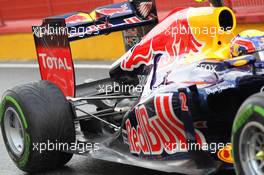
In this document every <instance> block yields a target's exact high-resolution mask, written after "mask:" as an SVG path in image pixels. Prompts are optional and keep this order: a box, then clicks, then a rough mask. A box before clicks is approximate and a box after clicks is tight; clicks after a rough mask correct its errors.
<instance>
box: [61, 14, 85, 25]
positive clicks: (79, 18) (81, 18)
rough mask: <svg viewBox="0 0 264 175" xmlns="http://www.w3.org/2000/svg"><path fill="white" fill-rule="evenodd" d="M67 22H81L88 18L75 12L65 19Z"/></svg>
mask: <svg viewBox="0 0 264 175" xmlns="http://www.w3.org/2000/svg"><path fill="white" fill-rule="evenodd" d="M65 21H66V23H67V24H74V23H82V22H87V21H89V18H87V17H85V16H84V15H82V14H76V15H73V16H70V17H68V18H66V19H65Z"/></svg>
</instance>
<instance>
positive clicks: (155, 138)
mask: <svg viewBox="0 0 264 175" xmlns="http://www.w3.org/2000/svg"><path fill="white" fill-rule="evenodd" d="M154 102H155V110H156V116H153V117H151V118H150V117H149V116H148V112H147V110H146V108H145V106H144V105H141V106H139V107H137V108H136V109H135V115H136V121H137V126H136V127H132V126H131V121H130V119H127V120H126V123H125V125H126V130H127V138H128V143H129V148H130V152H131V153H134V154H138V155H139V154H141V153H143V154H144V155H160V154H162V153H163V152H164V151H165V152H166V153H167V154H175V153H176V152H186V151H187V149H186V147H182V146H184V144H186V138H185V131H184V130H185V128H184V125H183V123H182V122H181V121H180V120H179V119H178V118H177V117H176V116H175V114H174V112H173V107H172V94H170V95H161V96H156V97H155V100H154ZM196 139H197V142H198V143H199V144H202V143H204V142H205V139H204V136H203V135H202V134H201V133H200V132H199V131H198V130H196ZM180 143H184V144H182V145H181V144H180Z"/></svg>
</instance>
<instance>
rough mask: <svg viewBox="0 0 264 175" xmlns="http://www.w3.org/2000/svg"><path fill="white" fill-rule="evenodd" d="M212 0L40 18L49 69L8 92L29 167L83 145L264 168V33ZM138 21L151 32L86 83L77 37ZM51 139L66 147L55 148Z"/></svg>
mask: <svg viewBox="0 0 264 175" xmlns="http://www.w3.org/2000/svg"><path fill="white" fill-rule="evenodd" d="M209 2H210V4H211V6H210V7H196V8H194V7H189V8H177V7H175V8H176V9H175V10H173V11H172V12H170V13H169V14H168V15H167V16H166V17H165V18H163V19H159V18H158V15H157V9H156V5H155V1H152V0H133V1H129V2H123V3H118V4H112V5H108V6H104V7H99V8H97V9H95V10H94V11H92V12H90V13H86V12H74V13H70V14H64V15H61V16H55V17H48V18H45V19H44V20H43V24H42V25H41V26H34V27H33V28H32V29H33V32H34V39H35V45H36V51H37V57H38V58H37V59H38V62H39V67H40V73H41V78H42V80H41V81H40V82H36V83H31V84H27V85H23V86H18V87H15V88H13V89H11V90H8V91H7V92H6V93H5V95H4V96H3V99H2V103H1V113H0V114H1V115H0V121H1V128H2V134H3V138H4V141H5V144H6V147H7V150H8V152H9V155H10V157H11V158H12V160H13V161H14V162H15V164H16V165H17V167H18V168H19V169H21V170H23V171H26V172H42V171H47V170H52V169H55V168H57V167H59V166H61V165H64V164H66V163H67V162H68V161H69V160H70V159H71V157H72V155H73V154H82V155H89V156H91V157H92V158H95V159H101V160H105V161H110V162H117V163H122V164H127V165H133V166H138V167H144V168H149V169H153V170H158V171H164V172H172V173H182V174H190V175H193V174H200V175H204V174H212V173H215V172H217V171H219V170H226V169H231V170H233V169H234V165H235V167H236V171H237V173H238V174H239V175H251V174H252V175H253V174H263V173H264V169H263V162H264V151H263V147H262V146H263V140H264V139H263V140H262V141H261V138H264V136H263V135H264V134H263V133H264V129H263V128H264V127H263V125H264V121H263V116H264V105H263V102H262V101H261V100H260V98H261V97H262V96H263V95H262V94H258V95H255V96H253V97H250V96H251V95H252V94H255V93H258V92H259V91H263V85H264V72H263V69H264V33H263V32H261V31H257V30H246V31H243V32H241V33H240V34H238V35H235V34H234V30H235V28H236V17H235V14H234V12H233V11H232V10H231V9H230V8H228V7H225V6H224V3H223V1H222V0H210V1H209ZM135 28H137V29H138V30H143V31H144V32H143V33H146V34H144V36H143V37H142V39H141V41H140V42H138V43H137V44H133V45H132V47H131V48H129V49H128V51H127V52H126V53H125V54H124V55H123V56H122V57H121V58H120V59H118V60H117V61H115V62H114V63H113V65H112V66H111V68H110V70H109V77H107V78H106V79H102V80H97V81H93V82H89V83H84V84H80V85H77V84H76V80H75V71H74V64H73V61H72V55H71V48H70V42H74V41H76V40H80V39H85V38H89V37H93V36H98V35H103V34H109V33H111V32H116V31H128V30H131V29H135ZM133 31H136V30H133ZM102 42H103V41H102ZM130 46H131V45H130ZM249 97H250V98H249ZM247 98H249V100H246V99H247ZM262 99H263V98H262ZM245 101H246V102H245ZM243 103H244V104H243ZM242 104H243V105H242ZM241 105H242V107H241ZM92 106H95V108H94V107H93V108H92ZM93 109H94V111H92V110H93ZM244 140H250V141H251V142H245V141H244ZM261 142H262V143H261ZM50 143H53V144H55V145H57V147H56V148H57V149H55V150H49V149H43V145H45V144H50ZM88 144H89V146H87V145H88ZM38 145H42V147H41V149H38ZM58 145H59V146H58ZM61 145H63V146H61ZM253 165H254V166H253Z"/></svg>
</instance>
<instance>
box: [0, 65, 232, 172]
mask: <svg viewBox="0 0 264 175" xmlns="http://www.w3.org/2000/svg"><path fill="white" fill-rule="evenodd" d="M77 64H78V65H79V66H77V67H78V68H76V78H77V83H82V82H84V81H90V80H91V79H100V78H105V77H106V76H108V69H107V68H108V65H110V64H111V62H81V63H80V62H78V63H77ZM83 65H84V66H83ZM38 80H40V75H39V71H38V69H37V67H36V64H35V63H34V62H29V63H28V62H27V63H1V62H0V95H1V96H2V94H3V93H4V91H5V90H7V89H9V88H12V87H14V86H16V85H21V84H25V83H28V82H32V81H38ZM0 135H1V136H0V175H26V173H24V172H22V171H20V170H18V169H17V168H16V166H15V165H14V164H13V162H12V161H11V159H10V158H9V156H8V154H7V152H6V149H5V145H4V143H3V140H2V134H1V133H0ZM61 174H63V175H64V174H65V175H76V174H77V175H135V174H136V175H166V173H162V172H158V171H152V170H148V169H143V168H138V167H133V166H128V165H121V164H116V163H109V162H105V161H100V160H94V159H91V158H89V157H84V156H79V155H78V156H77V155H75V156H74V157H73V159H72V160H71V161H70V162H69V163H68V164H67V165H66V166H65V167H63V168H61V169H59V170H56V171H53V172H47V173H41V174H39V175H61ZM231 174H234V173H233V172H220V173H217V175H231Z"/></svg>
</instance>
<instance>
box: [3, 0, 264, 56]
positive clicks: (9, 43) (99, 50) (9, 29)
mask: <svg viewBox="0 0 264 175" xmlns="http://www.w3.org/2000/svg"><path fill="white" fill-rule="evenodd" d="M0 1H2V0H0ZM93 1H94V2H99V1H95V0H93ZM103 1H104V2H103ZM103 1H100V2H103V3H105V4H109V3H110V1H111V0H103ZM120 1H124V0H112V1H111V2H112V3H114V2H120ZM186 1H190V2H186ZM225 1H226V4H227V5H228V6H230V7H232V8H233V9H234V10H235V12H236V16H237V17H238V25H237V29H236V30H235V33H239V32H240V31H243V30H246V29H258V30H262V31H264V12H263V10H261V9H263V8H264V4H259V3H258V4H257V6H256V4H255V5H254V4H253V5H252V6H250V5H249V4H248V3H246V5H247V6H245V3H244V1H245V2H246V0H225ZM258 1H261V0H256V3H257V2H258ZM3 2H4V1H3ZM5 2H7V1H5ZM18 2H19V0H18ZM21 2H23V4H22V5H23V8H25V3H24V1H21ZM45 2H46V1H45ZM80 3H83V2H81V1H80ZM156 3H157V9H158V12H159V17H160V19H161V18H162V16H164V15H165V14H167V13H168V11H169V10H171V9H172V7H175V6H177V7H185V6H186V5H187V4H191V5H192V6H202V5H205V4H197V3H194V1H193V0H185V1H184V3H183V1H178V0H166V1H161V0H156ZM179 3H182V4H179ZM1 5H2V7H3V8H2V12H1V7H0V61H1V60H2V61H10V60H35V59H36V51H35V46H34V40H33V36H32V33H31V32H30V30H31V29H30V27H29V26H31V25H35V24H38V25H39V24H40V23H41V20H37V22H36V21H33V22H32V20H24V21H23V19H24V18H28V17H27V16H26V15H27V14H23V13H21V12H22V11H21V12H20V11H19V10H18V9H16V11H17V12H19V13H18V14H19V15H20V16H16V15H15V14H14V9H12V8H11V7H9V8H7V6H8V4H6V5H5V4H3V3H2V4H1ZM18 5H19V4H18ZM22 5H21V6H22ZM56 5H57V6H56ZM92 5H94V6H102V5H103V4H99V5H96V4H94V3H92ZM82 6H83V8H86V9H89V8H91V9H93V8H94V7H88V6H87V7H86V6H84V5H82ZM54 7H56V8H52V9H59V10H60V9H61V10H65V9H66V6H63V4H55V6H54ZM70 7H72V8H73V7H74V6H72V5H71V6H70ZM78 7H80V5H78ZM16 8H17V7H16ZM74 8H77V7H74ZM252 8H253V9H254V10H252ZM258 8H259V9H258ZM3 9H4V10H3ZM6 9H9V10H11V11H12V12H13V13H12V15H11V16H10V14H11V13H9V12H8V11H6ZM34 9H35V10H36V8H34ZM42 9H43V7H42ZM47 9H49V8H47ZM22 10H23V12H26V11H28V12H29V13H30V14H37V13H32V11H31V10H25V9H22ZM77 10H80V9H77ZM69 11H73V10H72V9H71V10H69ZM49 13H59V14H61V13H64V12H63V11H59V12H50V11H49ZM21 15H22V16H21ZM41 15H43V16H49V15H48V14H44V12H43V14H41ZM37 17H38V16H34V18H37ZM21 19H22V20H21ZM9 21H10V22H9ZM23 26H26V27H27V29H25V27H23ZM19 28H20V29H19ZM71 48H72V55H73V58H74V59H77V60H115V59H117V58H119V57H120V56H121V55H122V54H124V53H125V46H124V39H123V35H122V32H116V33H112V34H110V35H105V36H99V37H95V38H89V39H84V40H79V41H76V42H72V43H71Z"/></svg>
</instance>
